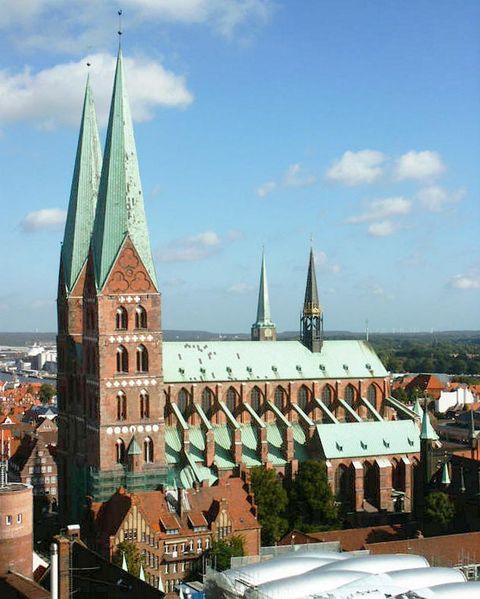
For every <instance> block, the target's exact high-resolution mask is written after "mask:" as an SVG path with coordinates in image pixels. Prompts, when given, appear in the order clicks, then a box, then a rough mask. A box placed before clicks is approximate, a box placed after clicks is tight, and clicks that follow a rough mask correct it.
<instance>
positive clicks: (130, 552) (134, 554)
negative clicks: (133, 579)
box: [112, 541, 143, 577]
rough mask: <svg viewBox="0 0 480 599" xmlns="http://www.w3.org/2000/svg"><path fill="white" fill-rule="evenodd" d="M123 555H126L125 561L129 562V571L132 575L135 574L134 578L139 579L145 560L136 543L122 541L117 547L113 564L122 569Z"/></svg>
mask: <svg viewBox="0 0 480 599" xmlns="http://www.w3.org/2000/svg"><path fill="white" fill-rule="evenodd" d="M123 554H125V559H126V560H127V568H128V571H129V572H130V574H133V576H137V577H138V576H139V574H140V564H141V563H142V561H143V560H142V556H141V555H140V551H139V550H138V548H137V546H136V545H135V543H131V542H130V541H122V542H121V543H119V544H118V545H117V548H116V550H115V553H114V554H113V558H112V562H113V563H114V564H115V565H116V566H119V567H120V568H121V567H122V561H123Z"/></svg>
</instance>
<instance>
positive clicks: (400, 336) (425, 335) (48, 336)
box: [0, 329, 480, 347]
mask: <svg viewBox="0 0 480 599" xmlns="http://www.w3.org/2000/svg"><path fill="white" fill-rule="evenodd" d="M163 338H164V339H165V341H215V340H237V341H246V340H248V339H250V334H249V333H212V332H210V331H181V330H177V329H170V330H165V331H163ZM278 338H279V339H282V340H286V339H298V331H284V332H281V333H279V334H278ZM325 338H326V339H363V338H365V333H364V332H353V331H325ZM369 339H370V340H371V341H372V342H375V341H387V340H390V341H393V340H397V341H413V342H420V343H422V342H424V343H431V342H432V341H461V342H474V343H480V331H434V332H432V333H429V332H420V333H370V335H369ZM55 340H56V333H34V332H29V333H2V332H0V345H9V346H14V347H22V346H30V345H33V343H34V342H37V343H41V344H45V345H51V344H54V343H55Z"/></svg>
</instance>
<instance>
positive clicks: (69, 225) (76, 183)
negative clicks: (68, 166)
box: [61, 79, 102, 293]
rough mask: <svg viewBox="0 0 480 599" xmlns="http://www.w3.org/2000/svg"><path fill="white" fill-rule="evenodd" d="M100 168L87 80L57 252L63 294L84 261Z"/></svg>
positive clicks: (100, 162)
mask: <svg viewBox="0 0 480 599" xmlns="http://www.w3.org/2000/svg"><path fill="white" fill-rule="evenodd" d="M101 164H102V151H101V148H100V139H99V136H98V127H97V119H96V116H95V107H94V105H93V98H92V92H91V89H90V83H89V80H88V79H87V85H86V88H85V99H84V102H83V111H82V122H81V125H80V135H79V137H78V145H77V155H76V158H75V168H74V171H73V180H72V188H71V191H70V201H69V203H68V212H67V222H66V225H65V234H64V238H63V245H62V252H61V262H62V266H63V273H64V280H65V286H66V288H67V293H70V292H71V291H72V289H73V287H74V285H75V283H76V281H77V279H78V276H79V274H80V272H81V270H82V268H83V265H84V264H85V262H86V260H87V256H88V248H89V246H90V238H91V235H92V229H93V221H94V218H95V207H96V204H97V194H98V184H99V180H100V169H101Z"/></svg>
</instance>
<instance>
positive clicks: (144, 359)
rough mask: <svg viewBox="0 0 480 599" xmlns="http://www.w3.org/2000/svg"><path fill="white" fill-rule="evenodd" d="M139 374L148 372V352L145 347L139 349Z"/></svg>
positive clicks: (140, 346)
mask: <svg viewBox="0 0 480 599" xmlns="http://www.w3.org/2000/svg"><path fill="white" fill-rule="evenodd" d="M137 372H148V351H147V348H146V347H145V346H144V345H139V346H138V347H137Z"/></svg>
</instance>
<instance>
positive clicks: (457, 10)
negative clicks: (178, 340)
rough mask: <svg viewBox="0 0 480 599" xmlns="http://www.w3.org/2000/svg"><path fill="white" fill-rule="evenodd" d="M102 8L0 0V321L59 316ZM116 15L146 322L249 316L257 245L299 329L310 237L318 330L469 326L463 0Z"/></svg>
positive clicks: (106, 43)
mask: <svg viewBox="0 0 480 599" xmlns="http://www.w3.org/2000/svg"><path fill="white" fill-rule="evenodd" d="M117 8H118V4H117V3H113V2H110V1H109V0H105V1H104V2H102V3H98V2H95V1H94V0H85V1H84V2H82V9H81V10H80V9H79V6H78V4H77V3H72V2H67V1H65V0H63V1H62V0H29V1H28V2H24V3H9V4H8V6H6V7H3V8H2V14H0V30H1V33H2V35H1V36H0V50H1V55H2V58H3V61H2V65H1V66H0V164H1V165H2V166H1V180H2V216H1V222H2V225H3V226H2V241H3V244H2V245H3V268H2V276H1V283H0V330H4V331H6V330H10V331H20V330H35V329H38V330H40V331H53V330H55V328H56V316H55V296H56V285H57V275H58V260H59V248H60V242H61V239H62V226H63V218H64V211H65V209H66V205H67V200H68V196H69V188H70V182H71V176H72V170H73V161H74V154H75V149H76V141H77V134H78V126H79V120H80V107H81V101H82V96H83V88H84V83H85V77H86V70H87V67H86V66H85V63H86V62H87V61H90V62H91V63H92V66H91V67H90V73H91V80H92V88H93V92H94V96H95V102H96V106H97V110H98V114H99V120H100V122H101V124H102V129H101V135H102V138H103V136H104V134H105V130H104V124H105V119H106V112H107V108H108V103H109V98H110V93H111V87H112V82H113V68H114V55H115V52H116V46H117V39H116V31H117V28H118V24H117V17H116V10H117ZM121 8H123V11H124V17H123V30H124V35H123V49H124V56H125V57H126V76H127V84H128V88H129V94H130V98H131V103H132V111H133V116H134V119H135V131H136V141H137V150H138V155H139V161H140V170H141V175H142V182H143V188H144V196H145V205H146V212H147V217H148V221H149V228H150V236H151V243H152V249H153V252H154V255H155V257H156V267H157V275H158V280H159V282H160V286H161V291H162V297H163V327H164V328H178V329H203V330H213V331H218V332H227V331H228V332H235V331H243V332H245V331H248V329H249V327H250V325H251V323H252V322H253V320H254V318H255V312H256V301H257V288H258V279H259V268H260V261H261V248H262V244H265V249H266V254H267V267H268V278H269V283H270V297H271V305H272V317H273V319H274V321H275V322H276V324H277V327H278V329H279V330H296V329H297V328H298V314H299V311H300V308H301V304H302V299H303V292H304V284H305V277H306V267H307V260H308V252H309V244H310V238H311V237H313V243H314V247H315V251H316V255H317V277H318V283H319V289H320V295H321V302H322V305H323V307H324V314H325V327H326V329H327V330H328V329H350V330H357V331H360V330H362V329H363V327H364V322H365V319H368V320H369V323H370V328H371V330H379V331H382V330H383V331H391V330H397V331H398V330H404V331H408V330H430V329H435V330H441V329H473V328H478V306H479V300H480V259H479V249H480V248H479V246H480V242H479V222H480V203H479V192H480V179H479V177H478V172H479V166H480V118H479V117H480V108H479V106H480V39H479V36H478V30H479V25H480V3H478V2H477V1H476V0H471V1H470V0H463V1H462V2H456V3H452V2H438V1H437V0H431V1H426V0H418V1H416V2H413V1H412V2H402V3H399V2H397V1H390V0H376V1H373V0H370V1H369V0H365V1H363V2H358V0H351V1H347V0H331V1H330V0H329V1H326V0H317V1H314V0H309V1H307V0H295V2H292V1H290V2H288V1H287V0H228V1H224V0H176V1H175V2H168V1H167V0H124V2H123V3H122V6H121Z"/></svg>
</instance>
